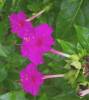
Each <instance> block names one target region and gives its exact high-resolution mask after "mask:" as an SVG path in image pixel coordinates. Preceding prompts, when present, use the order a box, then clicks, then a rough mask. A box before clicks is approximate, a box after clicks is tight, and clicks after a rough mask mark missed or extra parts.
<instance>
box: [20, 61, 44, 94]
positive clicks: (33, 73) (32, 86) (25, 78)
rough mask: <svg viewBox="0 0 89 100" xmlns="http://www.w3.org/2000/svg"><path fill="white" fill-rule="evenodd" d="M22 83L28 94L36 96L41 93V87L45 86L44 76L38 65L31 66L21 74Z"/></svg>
mask: <svg viewBox="0 0 89 100" xmlns="http://www.w3.org/2000/svg"><path fill="white" fill-rule="evenodd" d="M20 78H21V83H22V86H23V89H24V90H25V91H26V92H29V93H31V94H32V95H33V96H36V95H37V94H38V92H39V87H40V85H41V84H43V82H44V80H43V79H42V78H43V75H42V74H41V73H40V72H39V71H38V70H37V67H36V65H34V64H32V63H31V64H29V65H28V66H27V67H26V68H25V69H23V70H22V71H21V72H20Z"/></svg>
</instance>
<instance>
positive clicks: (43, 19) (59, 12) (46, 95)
mask: <svg viewBox="0 0 89 100" xmlns="http://www.w3.org/2000/svg"><path fill="white" fill-rule="evenodd" d="M49 5H50V6H49ZM44 8H46V9H47V11H45V12H44V13H43V14H42V15H40V16H39V17H37V18H36V19H34V20H33V21H32V24H33V25H34V26H37V25H39V24H43V23H48V24H49V25H50V26H52V27H53V30H54V32H53V38H54V40H55V42H56V44H55V46H54V47H53V48H55V49H57V50H59V51H62V52H64V53H67V54H70V55H72V56H71V57H70V58H68V59H67V58H65V57H61V56H59V55H56V54H53V53H50V52H47V53H45V54H44V64H42V65H39V67H38V69H39V70H40V72H42V73H43V74H49V75H51V74H63V73H65V79H67V80H68V81H67V80H65V79H64V78H63V79H62V78H57V79H49V80H45V82H44V84H43V85H42V86H41V88H40V91H39V94H38V95H37V96H36V97H33V96H32V95H30V94H29V93H26V92H23V91H22V86H21V83H20V76H19V73H20V71H21V70H22V69H23V68H25V67H26V66H27V64H29V63H30V62H29V59H27V58H24V57H22V55H21V53H20V47H19V46H16V45H15V44H14V42H15V41H16V42H17V43H21V42H22V40H21V39H20V38H18V37H17V36H16V34H12V33H11V28H10V21H9V16H10V14H11V13H18V12H19V11H23V12H24V13H26V14H27V15H28V18H29V17H31V16H32V15H34V14H35V13H37V12H39V11H41V10H43V9H44ZM88 27H89V0H0V95H1V96H0V100H71V99H72V100H88V99H89V96H85V97H84V98H81V99H80V98H79V97H78V96H77V93H76V92H75V91H74V90H73V88H72V87H71V85H70V84H68V82H69V83H71V84H72V85H76V84H77V83H78V82H80V81H81V84H82V83H86V82H87V81H88V78H87V79H86V78H85V76H84V73H83V70H84V67H82V66H81V64H84V63H86V61H85V59H84V56H86V55H89V54H88V53H89V35H88V34H89V29H88ZM56 40H57V41H56ZM71 66H72V67H73V66H74V69H73V68H72V67H71ZM17 80H18V82H16V81H17ZM76 87H77V86H76Z"/></svg>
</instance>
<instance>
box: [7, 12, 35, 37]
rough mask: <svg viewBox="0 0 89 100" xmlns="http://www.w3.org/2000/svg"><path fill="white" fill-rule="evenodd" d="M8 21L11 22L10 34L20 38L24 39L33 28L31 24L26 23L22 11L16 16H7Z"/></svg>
mask: <svg viewBox="0 0 89 100" xmlns="http://www.w3.org/2000/svg"><path fill="white" fill-rule="evenodd" d="M9 19H10V21H11V29H12V33H17V35H18V36H19V37H20V38H24V36H25V35H26V34H30V33H31V32H33V29H34V28H33V26H32V24H31V23H30V22H27V21H26V14H24V13H23V12H22V11H21V12H19V13H18V14H17V15H15V14H14V13H12V14H11V15H10V16H9Z"/></svg>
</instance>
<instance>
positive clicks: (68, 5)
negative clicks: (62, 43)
mask: <svg viewBox="0 0 89 100" xmlns="http://www.w3.org/2000/svg"><path fill="white" fill-rule="evenodd" d="M82 2H83V0H74V1H73V2H70V1H69V0H62V4H61V8H60V11H59V14H58V17H57V21H56V35H57V38H61V39H65V40H71V41H73V42H74V41H76V40H77V38H76V36H75V32H74V29H73V23H74V22H75V19H76V17H77V14H78V12H79V11H80V7H81V5H82Z"/></svg>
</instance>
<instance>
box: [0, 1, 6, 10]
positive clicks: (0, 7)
mask: <svg viewBox="0 0 89 100" xmlns="http://www.w3.org/2000/svg"><path fill="white" fill-rule="evenodd" d="M5 1H6V0H0V10H1V9H2V8H3V6H4V4H5Z"/></svg>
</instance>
